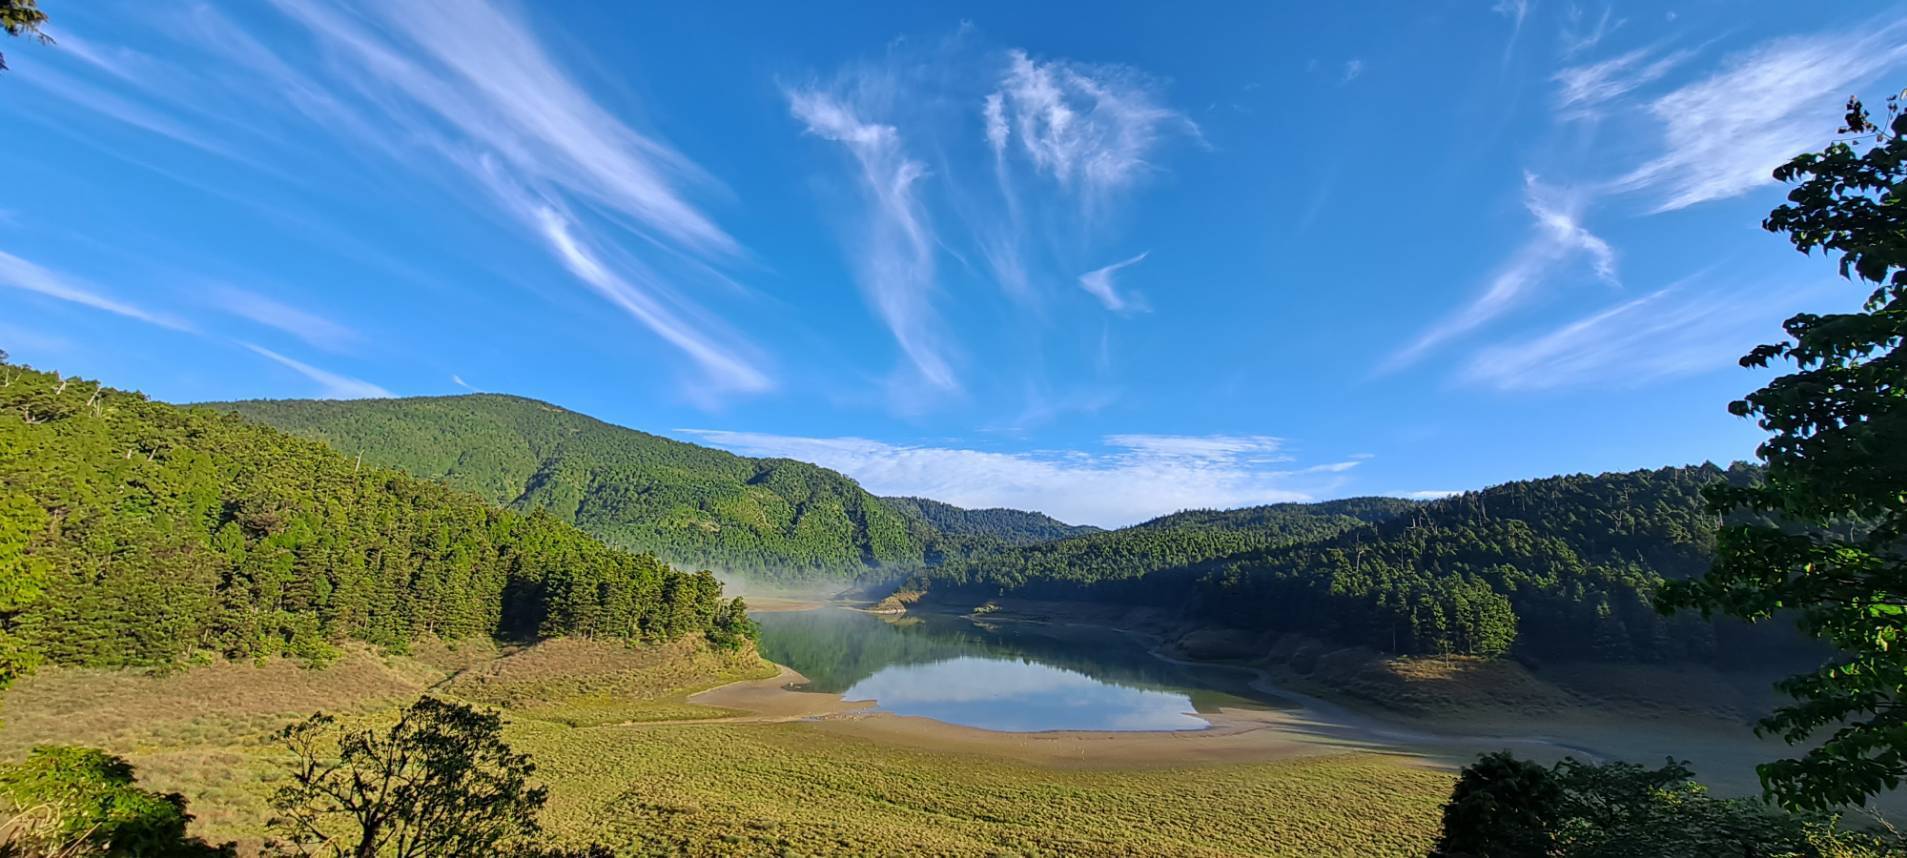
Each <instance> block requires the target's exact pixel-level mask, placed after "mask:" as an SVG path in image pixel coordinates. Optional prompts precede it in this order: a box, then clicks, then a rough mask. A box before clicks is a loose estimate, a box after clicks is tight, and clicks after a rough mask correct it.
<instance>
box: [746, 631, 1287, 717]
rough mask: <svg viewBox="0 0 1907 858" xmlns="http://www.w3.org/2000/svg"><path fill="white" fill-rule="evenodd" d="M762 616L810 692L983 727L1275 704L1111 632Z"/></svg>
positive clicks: (772, 645)
mask: <svg viewBox="0 0 1907 858" xmlns="http://www.w3.org/2000/svg"><path fill="white" fill-rule="evenodd" d="M757 619H758V620H759V621H760V623H761V624H762V639H761V649H762V654H763V655H765V656H767V657H768V658H769V659H771V660H773V661H775V662H778V663H781V664H785V665H787V666H789V667H791V668H793V669H795V670H796V671H798V672H800V673H801V674H802V675H804V676H806V677H807V678H808V680H809V681H808V685H807V686H806V687H805V689H806V690H812V691H819V692H826V693H833V694H840V695H841V696H842V698H843V699H845V700H850V701H861V700H866V701H872V703H873V706H874V708H875V709H876V710H877V711H883V712H892V713H894V714H897V715H914V716H920V717H926V718H932V719H934V720H937V721H944V722H946V723H949V724H959V725H962V726H968V727H978V728H981V729H986V730H998V731H1004V732H1037V731H1048V730H1094V731H1117V730H1145V731H1178V730H1199V729H1203V728H1205V727H1207V726H1209V722H1208V721H1207V720H1206V719H1204V718H1201V717H1199V715H1198V713H1199V712H1201V711H1205V712H1210V711H1212V710H1213V709H1214V708H1216V707H1217V706H1218V705H1220V704H1223V705H1226V706H1233V707H1236V706H1277V705H1280V702H1281V701H1279V700H1278V699H1276V698H1273V697H1270V696H1268V695H1265V694H1263V693H1262V692H1258V691H1256V690H1254V689H1253V688H1252V687H1251V686H1250V684H1249V679H1250V677H1249V675H1248V674H1246V673H1244V672H1241V671H1237V670H1232V669H1229V668H1224V667H1217V666H1214V667H1198V666H1190V665H1182V664H1178V663H1175V662H1169V661H1166V660H1164V659H1160V658H1157V657H1155V656H1154V655H1152V654H1151V653H1150V652H1149V651H1147V649H1146V647H1145V646H1144V645H1142V644H1141V643H1139V642H1138V641H1136V640H1134V639H1132V638H1131V637H1129V636H1127V635H1124V634H1121V633H1119V632H1116V631H1112V630H1106V629H1094V628H1089V627H1079V626H1060V625H1049V624H1045V623H1027V622H1013V621H1004V622H989V621H988V620H987V619H986V618H984V617H979V618H968V617H957V616H948V615H941V614H914V615H907V616H903V617H890V616H879V615H874V614H868V613H865V612H861V611H855V610H850V609H844V608H833V607H830V608H819V609H816V610H809V611H786V612H777V613H768V614H761V615H758V616H757Z"/></svg>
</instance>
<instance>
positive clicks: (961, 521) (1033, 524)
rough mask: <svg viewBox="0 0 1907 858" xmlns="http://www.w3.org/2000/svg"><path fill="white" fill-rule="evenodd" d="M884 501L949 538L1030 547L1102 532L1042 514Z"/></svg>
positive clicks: (901, 499)
mask: <svg viewBox="0 0 1907 858" xmlns="http://www.w3.org/2000/svg"><path fill="white" fill-rule="evenodd" d="M881 500H882V501H885V502H886V503H887V505H888V506H891V507H893V508H895V509H896V510H899V511H900V513H901V514H902V515H905V516H907V517H908V518H913V519H918V520H920V521H923V522H926V523H927V525H928V526H929V527H932V528H933V529H934V530H935V531H938V532H939V533H941V534H942V535H945V536H975V537H982V538H988V539H995V540H998V541H1000V542H1002V543H1005V544H1007V545H1030V544H1032V543H1035V542H1046V541H1049V540H1053V539H1064V538H1066V537H1068V536H1078V535H1080V534H1085V533H1097V532H1099V528H1097V527H1094V526H1092V525H1090V524H1067V523H1066V522H1063V521H1060V520H1059V519H1057V518H1054V517H1052V516H1050V515H1047V514H1045V513H1041V512H1027V511H1025V510H1018V509H1007V508H1004V507H989V508H986V509H967V508H965V507H958V506H954V505H953V504H950V503H942V502H940V501H937V500H933V499H930V498H916V497H884V498H881Z"/></svg>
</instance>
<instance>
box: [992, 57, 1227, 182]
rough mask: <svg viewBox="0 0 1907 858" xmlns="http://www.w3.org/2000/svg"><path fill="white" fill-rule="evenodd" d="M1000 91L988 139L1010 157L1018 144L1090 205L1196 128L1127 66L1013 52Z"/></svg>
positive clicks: (1138, 173)
mask: <svg viewBox="0 0 1907 858" xmlns="http://www.w3.org/2000/svg"><path fill="white" fill-rule="evenodd" d="M1006 65H1007V67H1006V71H1005V73H1004V74H1002V75H1001V78H1000V86H999V89H998V90H996V91H995V92H994V93H992V94H990V95H988V96H987V99H986V101H985V102H984V112H985V118H986V120H987V140H988V142H989V143H990V144H991V145H992V146H993V147H994V151H995V154H996V155H999V156H1001V157H1004V154H1005V151H1006V149H1007V148H1008V146H1009V145H1010V144H1012V143H1017V144H1019V151H1020V153H1021V154H1023V155H1024V156H1025V157H1026V159H1027V160H1028V161H1029V162H1030V163H1031V164H1032V165H1033V167H1034V169H1035V170H1037V171H1039V172H1041V173H1044V174H1046V175H1048V176H1050V177H1052V178H1053V179H1054V180H1055V181H1057V182H1059V184H1060V186H1061V187H1064V188H1068V189H1071V190H1075V191H1077V192H1078V193H1080V195H1081V197H1082V198H1083V199H1084V200H1085V202H1086V203H1087V204H1088V205H1095V204H1099V203H1100V202H1102V201H1103V199H1104V197H1105V195H1107V194H1110V193H1113V192H1115V191H1119V190H1122V189H1124V188H1127V187H1129V186H1131V185H1132V184H1133V183H1135V182H1137V181H1138V180H1139V179H1141V178H1143V177H1144V176H1145V175H1146V174H1147V173H1149V172H1151V171H1152V170H1153V169H1154V168H1153V166H1152V164H1151V162H1150V159H1151V158H1152V156H1153V153H1154V152H1155V151H1156V150H1157V149H1158V147H1159V144H1160V142H1161V138H1162V137H1163V136H1164V135H1166V134H1168V133H1173V132H1178V133H1188V134H1191V135H1194V136H1196V135H1197V134H1198V126H1197V125H1195V124H1193V123H1192V121H1191V120H1190V119H1187V118H1186V117H1185V116H1184V115H1183V114H1181V113H1179V112H1178V111H1176V110H1173V109H1171V108H1169V107H1166V106H1165V105H1164V104H1162V103H1161V102H1160V100H1159V97H1158V94H1157V88H1158V87H1157V84H1156V83H1154V82H1153V81H1152V80H1151V79H1149V78H1147V77H1146V76H1144V75H1142V74H1140V73H1139V72H1137V71H1136V70H1134V69H1131V68H1128V67H1125V66H1113V65H1087V64H1081V63H1073V62H1069V61H1065V60H1038V59H1035V58H1033V57H1032V56H1030V55H1028V54H1027V53H1026V52H1025V51H1020V50H1012V51H1008V52H1007V64H1006Z"/></svg>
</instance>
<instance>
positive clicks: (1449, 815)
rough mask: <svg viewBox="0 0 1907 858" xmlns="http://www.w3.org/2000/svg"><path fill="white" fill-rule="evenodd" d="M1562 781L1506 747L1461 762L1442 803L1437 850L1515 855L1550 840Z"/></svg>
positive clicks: (1467, 855) (1476, 856) (1543, 849)
mask: <svg viewBox="0 0 1907 858" xmlns="http://www.w3.org/2000/svg"><path fill="white" fill-rule="evenodd" d="M1562 805H1563V787H1562V784H1560V783H1558V782H1557V778H1556V776H1555V775H1554V774H1552V773H1551V772H1550V770H1549V769H1548V768H1545V767H1543V766H1540V765H1537V764H1536V763H1533V762H1530V761H1528V760H1519V759H1517V758H1516V757H1515V756H1514V755H1512V754H1510V753H1509V752H1508V751H1499V752H1497V753H1494V754H1484V755H1483V756H1482V757H1481V758H1479V759H1478V760H1477V761H1476V762H1475V763H1472V764H1470V765H1468V766H1465V767H1464V769H1463V774H1462V775H1461V776H1459V777H1458V778H1457V786H1456V789H1454V790H1452V791H1451V793H1450V803H1449V804H1446V805H1444V809H1443V834H1442V836H1441V837H1439V838H1438V839H1437V851H1436V853H1435V854H1436V855H1438V856H1447V858H1459V856H1462V858H1520V856H1528V855H1548V854H1550V851H1551V849H1552V848H1554V847H1555V845H1556V829H1557V827H1558V823H1559V822H1560V821H1561V820H1560V817H1561V815H1562Z"/></svg>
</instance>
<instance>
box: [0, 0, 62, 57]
mask: <svg viewBox="0 0 1907 858" xmlns="http://www.w3.org/2000/svg"><path fill="white" fill-rule="evenodd" d="M45 23H46V13H45V12H42V11H40V6H39V0H0V30H5V31H6V33H7V35H9V36H27V37H29V38H34V39H38V40H40V41H41V42H51V41H53V40H52V39H50V38H48V37H47V36H46V34H45V33H42V32H40V27H41V26H42V25H44V24H45ZM6 68H7V56H6V54H0V71H6Z"/></svg>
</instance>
